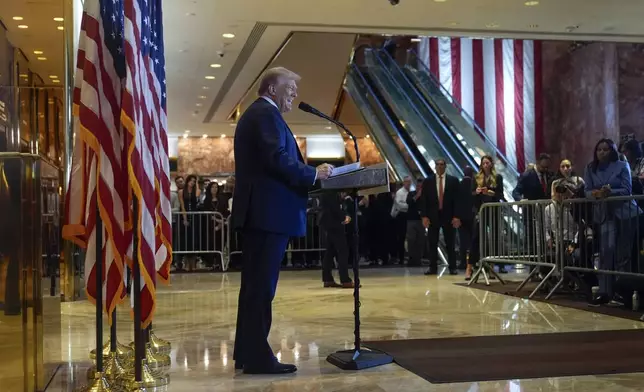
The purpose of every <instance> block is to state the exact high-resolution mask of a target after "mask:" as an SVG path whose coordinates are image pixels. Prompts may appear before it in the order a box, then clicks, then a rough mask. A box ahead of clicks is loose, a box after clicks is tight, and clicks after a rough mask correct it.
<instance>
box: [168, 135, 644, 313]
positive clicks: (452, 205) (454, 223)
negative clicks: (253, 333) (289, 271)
mask: <svg viewBox="0 0 644 392" xmlns="http://www.w3.org/2000/svg"><path fill="white" fill-rule="evenodd" d="M447 164H448V163H447V162H446V161H445V160H444V159H441V158H438V159H435V160H434V169H435V172H434V173H432V174H431V175H430V176H429V177H428V178H418V179H416V180H415V181H413V180H412V178H409V177H406V178H404V179H403V181H402V184H399V185H397V184H392V185H391V187H390V192H388V193H382V194H379V195H372V196H368V197H360V198H359V200H358V203H357V205H358V217H359V219H358V225H359V229H360V236H359V247H358V249H359V255H358V258H359V260H360V262H361V264H363V265H370V266H389V265H406V266H408V267H420V266H421V265H423V261H424V260H425V261H428V264H429V267H428V268H427V269H426V271H425V274H426V275H433V274H436V273H437V272H438V268H437V266H438V264H439V249H443V250H444V258H445V261H446V262H447V264H448V271H449V273H450V274H452V275H456V274H458V271H459V270H464V271H465V279H467V280H469V279H470V278H471V276H472V273H473V270H474V267H475V265H476V264H477V261H478V260H479V259H480V252H481V250H480V249H479V244H480V239H479V235H480V234H479V233H481V232H483V233H490V234H489V235H490V237H488V238H487V240H488V243H489V246H491V247H492V250H491V252H494V250H495V249H494V248H495V247H496V246H497V245H496V243H497V242H498V240H499V239H498V238H495V237H494V233H498V230H499V228H498V227H496V226H502V225H503V222H501V221H499V219H485V220H484V221H482V220H481V219H480V217H479V214H478V213H479V210H480V209H481V207H482V206H483V205H484V204H486V203H493V202H505V201H507V200H505V198H504V179H503V177H502V176H501V175H500V174H498V173H497V172H496V171H495V162H494V158H493V157H491V156H484V157H483V158H482V159H481V161H480V166H479V167H478V168H476V169H474V168H471V167H465V168H463V173H464V176H463V178H460V179H458V178H456V177H453V176H451V175H448V174H446V173H447ZM550 168H551V158H550V156H549V155H548V154H541V155H539V157H538V159H537V161H536V162H535V163H534V164H530V165H529V166H528V168H527V170H526V171H525V172H524V173H522V174H521V175H520V177H519V178H518V181H517V186H516V188H515V189H514V190H513V192H512V197H513V198H514V199H515V200H514V201H523V200H532V201H535V200H541V201H543V200H551V202H550V203H549V204H547V205H545V207H544V208H541V209H540V208H532V207H531V208H528V207H527V206H526V207H524V208H522V211H523V216H522V217H521V222H522V224H523V229H522V237H523V238H524V240H525V242H524V243H525V244H526V246H527V248H528V252H527V253H529V254H538V253H543V252H549V251H553V250H554V249H558V248H559V246H560V244H559V243H558V241H562V242H563V247H562V249H567V250H568V253H569V256H570V257H574V258H575V260H577V261H579V260H589V261H588V262H589V263H595V264H594V265H595V268H601V269H606V270H620V269H621V270H629V271H636V270H638V268H639V267H638V260H636V259H637V257H636V255H635V253H634V252H632V251H631V249H634V244H635V243H636V241H637V240H638V239H639V238H636V237H635V236H634V235H632V234H631V233H632V232H638V233H639V217H640V215H641V210H640V209H639V207H638V205H637V204H638V203H636V202H635V201H620V202H619V203H620V204H619V205H618V206H617V207H615V206H613V207H610V208H607V207H606V206H605V204H600V203H596V202H595V204H589V205H591V207H588V206H585V207H583V208H582V207H581V204H580V205H579V206H578V207H573V206H572V205H569V204H566V203H564V201H565V200H566V199H584V198H586V199H592V200H602V199H605V198H607V197H612V196H630V195H642V194H643V193H644V186H643V184H644V154H643V153H642V147H641V145H640V143H639V142H637V141H635V140H629V141H627V142H625V143H623V144H622V145H621V146H619V147H618V146H617V145H616V144H615V143H614V142H613V141H611V140H609V139H602V140H600V141H599V142H598V143H597V146H596V148H595V152H594V157H593V161H592V162H590V163H589V164H588V165H587V166H586V167H585V169H584V170H583V175H578V174H577V173H576V172H575V171H574V168H573V164H572V162H571V161H570V160H569V159H563V160H562V161H561V162H560V163H559V167H558V170H556V172H554V173H553V172H552V171H551V170H550ZM175 183H176V186H177V190H176V191H175V192H173V195H172V207H173V225H174V227H175V230H174V235H175V239H174V241H175V244H179V246H178V247H176V246H175V250H177V255H176V256H175V263H174V268H175V269H176V270H177V271H182V270H186V271H194V270H197V269H199V268H206V269H218V268H220V265H221V263H220V262H218V261H221V260H219V259H218V258H220V257H222V255H223V252H224V248H225V247H226V246H230V247H231V248H232V249H228V251H231V250H233V251H234V250H235V249H241V247H240V241H241V238H239V235H237V234H231V238H230V239H229V238H228V235H229V232H228V228H227V227H226V223H227V222H226V220H227V218H228V216H229V215H230V213H231V211H232V208H233V206H232V193H233V189H234V177H230V178H228V179H227V180H226V181H225V185H224V186H220V184H218V183H217V182H216V181H211V182H205V183H202V185H201V186H199V183H198V178H197V177H196V176H194V175H189V176H187V177H186V178H185V179H184V178H183V177H181V176H179V177H177V178H176V179H175ZM200 189H204V191H203V192H201V191H200ZM640 204H641V203H640ZM354 205H355V204H354V201H353V199H352V198H351V196H350V195H348V194H346V193H338V194H330V195H327V196H324V197H322V198H320V197H315V198H311V199H310V200H309V210H308V212H309V214H308V219H309V222H308V230H307V235H306V237H305V238H301V239H300V238H293V239H292V240H291V245H290V249H291V251H292V252H290V255H289V256H288V257H285V258H284V262H283V265H284V266H287V265H288V266H293V267H296V268H311V267H315V268H319V267H322V270H323V279H322V280H323V282H324V286H325V287H347V288H348V287H353V283H352V282H351V279H350V277H349V274H348V273H347V271H348V268H349V266H350V265H351V260H353V249H354V247H353V244H354V242H353V238H354V236H353V231H354V226H353V225H354V224H355V222H353V220H352V216H353V208H354ZM560 207H561V208H560ZM195 211H202V212H216V213H218V214H203V215H199V214H194V213H192V212H195ZM560 214H563V215H564V216H565V219H562V218H561V215H560ZM636 218H638V219H636ZM481 224H483V225H485V226H486V227H485V229H484V230H480V225H481ZM635 229H637V230H635ZM441 233H442V243H443V247H441V246H440V245H439V239H440V238H441ZM555 233H561V235H559V236H557V235H555ZM231 240H232V242H231ZM586 240H588V241H589V242H592V244H593V245H588V246H584V245H583V242H584V241H586ZM214 251H219V253H217V252H214ZM233 253H234V252H233ZM488 253H490V250H488ZM626 259H630V260H629V261H628V263H631V265H629V266H628V268H625V267H624V262H625V261H624V260H626ZM597 262H599V265H598V264H597ZM335 264H337V267H338V269H339V273H340V283H336V282H335V280H334V279H333V276H332V274H331V270H332V268H333V267H334V265H335ZM239 267H240V266H239V263H238V262H237V261H236V259H235V257H231V263H230V268H232V269H236V268H239ZM498 270H499V272H500V273H505V272H506V267H504V266H503V265H499V266H498ZM536 276H537V277H538V274H537V275H536ZM590 279H591V281H590V282H589V283H588V285H589V286H590V287H592V286H597V288H598V289H597V288H596V289H595V290H593V296H592V301H591V302H592V303H593V304H602V303H606V302H609V301H611V300H613V299H614V298H615V295H616V293H615V289H614V288H613V280H614V279H613V278H612V277H611V276H609V275H601V274H600V275H598V276H594V275H593V276H592V277H590Z"/></svg>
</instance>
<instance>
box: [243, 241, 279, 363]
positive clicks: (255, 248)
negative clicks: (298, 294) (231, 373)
mask: <svg viewBox="0 0 644 392" xmlns="http://www.w3.org/2000/svg"><path fill="white" fill-rule="evenodd" d="M288 240H289V236H288V235H285V234H277V233H270V232H266V231H262V230H254V229H245V230H244V243H243V248H242V260H243V266H242V273H241V288H240V290H239V303H238V307H237V331H236V335H235V351H234V354H233V359H234V360H235V361H238V362H241V363H242V364H244V365H246V366H251V367H260V368H261V367H268V366H272V364H273V363H274V362H275V361H276V359H275V356H274V355H273V350H272V349H271V346H270V345H269V344H268V334H269V332H270V330H271V323H272V320H273V316H272V304H273V298H275V291H276V289H277V280H278V279H279V272H280V264H281V262H282V258H283V257H284V252H285V251H286V246H287V244H288Z"/></svg>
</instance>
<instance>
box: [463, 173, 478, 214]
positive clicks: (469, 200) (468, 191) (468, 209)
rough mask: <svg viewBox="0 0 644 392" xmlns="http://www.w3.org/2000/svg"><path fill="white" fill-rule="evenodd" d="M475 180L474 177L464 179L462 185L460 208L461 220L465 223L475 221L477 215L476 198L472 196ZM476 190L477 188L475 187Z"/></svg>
mask: <svg viewBox="0 0 644 392" xmlns="http://www.w3.org/2000/svg"><path fill="white" fill-rule="evenodd" d="M473 182H474V179H473V178H472V177H463V179H461V183H460V190H459V194H460V198H461V199H460V201H459V208H460V210H461V219H462V220H464V221H473V220H474V217H475V215H476V207H475V204H476V203H475V200H474V199H475V198H474V195H473V194H472V184H473ZM474 189H476V187H474Z"/></svg>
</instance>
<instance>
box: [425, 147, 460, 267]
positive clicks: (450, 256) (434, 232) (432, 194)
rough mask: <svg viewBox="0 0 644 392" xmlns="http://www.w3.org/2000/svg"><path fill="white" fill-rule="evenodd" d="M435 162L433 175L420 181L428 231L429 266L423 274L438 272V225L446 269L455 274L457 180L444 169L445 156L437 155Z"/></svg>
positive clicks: (458, 216)
mask: <svg viewBox="0 0 644 392" xmlns="http://www.w3.org/2000/svg"><path fill="white" fill-rule="evenodd" d="M434 162H435V164H436V166H435V167H436V175H435V176H433V177H431V178H429V179H427V180H425V182H424V183H423V191H422V196H421V199H422V202H421V203H420V205H421V216H422V218H423V226H424V227H425V228H426V229H428V232H429V233H428V234H429V269H428V270H427V272H425V275H435V274H436V273H437V272H438V267H437V265H438V238H439V234H440V230H441V229H442V230H443V238H445V246H446V247H447V262H448V264H449V273H450V275H456V274H457V273H458V272H457V269H456V251H455V250H454V238H455V236H456V229H458V228H459V227H460V225H461V219H460V214H461V210H460V209H459V206H458V200H459V197H460V196H459V194H460V192H459V189H460V184H459V182H458V179H457V178H456V177H454V176H450V175H449V174H446V173H445V169H447V163H446V162H445V160H444V159H442V158H440V159H436V160H435V161H434Z"/></svg>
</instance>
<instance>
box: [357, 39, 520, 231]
mask: <svg viewBox="0 0 644 392" xmlns="http://www.w3.org/2000/svg"><path fill="white" fill-rule="evenodd" d="M364 59H365V64H366V67H365V71H366V75H368V77H369V79H370V80H371V81H372V84H371V86H372V89H373V90H374V91H375V92H377V94H379V95H380V96H381V97H382V102H383V103H384V104H386V105H387V106H389V107H390V108H391V111H392V116H395V117H396V118H397V119H398V121H399V123H400V125H401V128H402V131H403V132H404V133H405V134H406V135H408V137H409V138H410V139H411V140H412V141H413V144H414V145H415V146H416V148H417V150H419V152H420V155H421V157H422V159H423V160H424V161H425V162H427V163H429V165H430V167H432V168H433V165H434V161H435V160H436V159H437V158H442V159H444V160H445V161H446V162H447V163H448V167H447V173H448V174H451V175H453V176H456V177H458V178H460V177H462V175H463V169H464V168H465V167H466V166H471V167H473V168H475V170H476V169H477V168H478V167H479V164H480V161H481V158H482V157H483V156H484V155H492V156H495V157H496V159H495V168H496V170H497V172H498V173H499V174H501V175H502V176H503V178H504V181H503V184H504V189H503V193H504V199H505V200H512V190H513V189H514V188H515V186H516V184H517V180H518V176H519V173H518V172H517V170H516V169H515V168H514V167H512V166H511V165H510V164H509V161H508V160H507V159H506V157H505V156H503V154H501V152H500V151H498V149H497V148H496V147H495V146H494V145H493V144H492V143H490V142H489V140H488V139H485V138H484V134H482V133H478V132H477V129H476V128H475V124H474V123H473V122H472V123H467V121H465V120H463V121H461V119H466V117H464V116H463V115H461V114H460V113H461V112H462V109H461V110H460V111H458V110H457V108H456V107H455V106H454V105H453V104H452V103H451V102H449V101H447V100H445V99H443V98H441V97H443V95H440V96H438V95H437V91H435V90H436V88H435V89H433V90H432V89H430V88H426V86H424V83H423V81H422V80H421V79H419V78H415V76H416V75H417V74H420V72H418V70H419V69H420V67H416V68H415V70H416V71H414V70H413V69H412V67H404V70H403V69H402V68H401V67H399V66H398V65H397V64H396V62H395V61H394V60H393V59H392V58H391V57H390V56H389V54H388V53H387V52H386V51H383V50H376V49H366V50H365V55H364ZM419 77H420V76H419ZM438 91H440V89H438ZM519 214H521V211H520V210H519V209H518V208H512V209H511V210H509V211H508V212H507V213H506V215H504V216H503V221H504V222H505V225H504V230H508V231H510V232H512V233H514V235H518V234H519V231H520V228H519V226H518V222H519V221H520V220H519V219H517V218H518V217H519Z"/></svg>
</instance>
